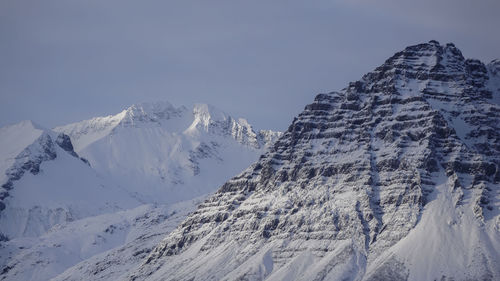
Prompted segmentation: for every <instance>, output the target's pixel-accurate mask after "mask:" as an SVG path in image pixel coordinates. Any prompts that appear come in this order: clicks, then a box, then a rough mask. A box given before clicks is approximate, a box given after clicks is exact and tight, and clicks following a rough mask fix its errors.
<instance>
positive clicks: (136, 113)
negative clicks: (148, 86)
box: [119, 101, 186, 126]
mask: <svg viewBox="0 0 500 281" xmlns="http://www.w3.org/2000/svg"><path fill="white" fill-rule="evenodd" d="M185 111H186V108H185V107H179V108H176V107H174V106H173V105H172V104H171V103H169V102H167V101H158V102H144V103H138V104H134V105H132V106H130V107H128V108H127V109H126V110H124V111H123V112H121V113H120V114H119V115H122V116H121V121H120V124H122V125H125V126H133V125H135V124H136V123H148V122H154V123H161V121H163V120H169V119H171V118H175V117H180V116H181V115H182V114H183V113H184V112H185Z"/></svg>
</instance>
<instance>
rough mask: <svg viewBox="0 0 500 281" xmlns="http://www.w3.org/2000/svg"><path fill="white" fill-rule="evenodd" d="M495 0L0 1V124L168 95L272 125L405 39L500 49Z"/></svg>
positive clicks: (471, 52) (110, 108) (499, 6)
mask: <svg viewBox="0 0 500 281" xmlns="http://www.w3.org/2000/svg"><path fill="white" fill-rule="evenodd" d="M499 11H500V1H498V0H475V1H465V0H421V1H402V0H379V1H369V0H350V1H348V0H339V1H333V0H332V1H326V0H322V1H296V0H291V1H290V0H288V1H281V0H280V1H272V0H266V1H261V0H257V1H240V0H227V1H218V0H212V1H208V0H204V1H189V0H181V1H160V0H141V1H137V0H136V1H132V0H86V1H79V0H44V1H37V0H0V126H3V125H6V124H9V123H14V122H17V121H20V120H25V119H32V120H34V121H36V122H38V123H40V124H42V125H44V126H46V127H53V126H56V125H62V124H65V123H69V122H75V121H79V120H82V119H87V118H91V117H94V116H100V115H108V114H114V113H117V112H119V111H121V110H122V109H123V108H125V107H126V106H128V105H131V104H134V103H137V102H143V101H155V100H167V101H170V102H171V103H173V104H174V105H181V104H184V105H189V104H191V103H196V102H203V103H210V104H212V105H214V106H216V107H218V108H220V109H222V110H224V111H226V112H228V113H230V114H232V115H234V116H235V117H245V118H247V119H248V120H249V122H250V123H252V124H254V125H255V126H256V127H257V128H261V129H267V128H269V129H279V130H284V129H286V127H287V126H288V125H289V123H290V121H291V120H292V119H293V117H294V116H295V115H296V114H297V113H299V112H300V111H301V110H302V109H303V108H304V106H305V105H306V104H307V103H310V102H311V101H312V99H313V98H314V96H315V95H316V94H317V93H319V92H328V91H333V90H339V89H341V88H343V87H345V86H346V85H347V83H348V82H349V81H354V80H357V79H359V78H360V77H361V76H362V75H363V74H364V73H366V72H368V71H370V70H372V69H373V68H375V67H376V66H378V65H380V64H382V63H383V62H384V60H385V59H387V58H388V57H389V56H391V55H392V54H393V53H395V52H396V51H399V50H401V49H403V48H404V47H405V46H408V45H412V44H416V43H421V42H427V41H429V40H431V39H435V40H438V41H439V42H440V43H442V44H444V43H447V42H453V43H455V44H456V46H457V47H458V48H460V49H461V50H462V52H463V53H464V55H465V56H466V57H471V58H478V59H481V60H483V61H485V62H489V61H490V60H492V59H494V58H499V57H500V36H499V34H500V31H499V29H500V17H499V16H498V14H499Z"/></svg>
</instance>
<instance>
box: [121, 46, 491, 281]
mask: <svg viewBox="0 0 500 281" xmlns="http://www.w3.org/2000/svg"><path fill="white" fill-rule="evenodd" d="M498 77H499V76H498V61H497V62H495V61H494V62H492V63H491V64H489V65H488V66H486V65H484V64H483V63H482V62H480V61H477V60H471V59H465V58H464V57H463V56H462V54H461V52H460V51H459V50H458V49H457V48H456V47H455V46H454V45H453V44H447V45H445V46H442V45H440V44H439V43H438V42H436V41H431V42H429V43H425V44H420V45H416V46H411V47H408V48H406V49H405V50H403V51H401V52H399V53H396V54H395V55H394V56H393V57H391V58H390V59H388V60H387V61H386V62H385V63H384V64H383V65H381V66H380V67H378V68H377V69H375V70H374V71H373V72H370V73H368V74H366V75H365V76H363V78H362V79H361V80H359V81H357V82H354V83H350V84H349V86H348V87H347V88H345V89H343V90H342V91H340V92H332V93H327V94H319V95H318V96H316V98H315V100H314V102H313V103H311V104H310V105H308V106H306V108H305V109H304V111H303V112H302V113H301V114H300V115H299V116H298V117H297V118H296V119H295V120H294V121H293V123H292V124H291V125H290V127H289V128H288V130H287V131H286V132H285V133H284V134H283V135H282V136H281V137H280V138H279V140H278V141H277V142H276V143H275V144H274V146H272V147H271V149H270V150H269V151H268V152H267V153H266V154H264V155H263V156H261V158H260V159H259V161H258V162H257V163H255V164H254V165H252V166H251V167H250V168H248V169H247V170H246V171H244V172H243V173H241V174H240V175H238V176H236V177H234V178H233V179H231V180H230V181H229V182H227V183H226V184H224V185H223V186H222V188H221V189H220V190H219V191H218V192H217V193H216V194H215V195H213V196H212V197H210V198H209V199H207V200H206V201H205V202H204V203H203V204H201V205H199V207H198V209H197V210H196V211H195V212H194V213H192V214H191V215H190V216H189V217H188V218H187V219H186V220H185V221H184V222H183V223H181V224H180V226H179V227H178V228H177V229H176V230H174V231H173V232H172V233H171V234H170V235H168V236H167V237H166V238H165V239H164V240H163V242H162V243H161V244H160V245H159V246H157V248H156V249H155V250H154V251H153V252H152V253H151V254H150V256H149V257H148V258H147V260H146V261H145V262H144V264H143V265H142V266H141V267H140V268H138V269H137V271H136V272H135V273H134V274H132V275H131V276H130V279H133V280H142V279H148V280H149V279H150V280H156V279H162V280H263V279H266V280H434V279H439V280H444V279H446V278H452V279H453V280H479V279H480V280H498V279H499V278H500V266H499V265H500V256H499V253H500V238H499V237H500V232H499V231H500V216H499V214H500V210H499V209H500V194H499V192H500V168H499V167H500V125H499V124H500V105H499V103H498V101H499V96H500V92H499V90H498V88H500V87H498V85H499V84H498V81H499V78H498ZM450 280H451V279H450Z"/></svg>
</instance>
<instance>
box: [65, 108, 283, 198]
mask: <svg viewBox="0 0 500 281" xmlns="http://www.w3.org/2000/svg"><path fill="white" fill-rule="evenodd" d="M55 130H56V131H59V132H64V133H66V134H68V135H69V136H70V137H71V139H72V141H73V143H74V145H75V150H76V152H78V153H79V154H80V155H82V156H83V157H85V158H86V159H88V160H89V162H90V164H91V166H92V167H93V168H94V169H95V170H96V171H98V172H99V173H100V174H102V175H106V176H110V177H111V178H112V179H113V181H114V182H117V183H119V184H120V186H122V187H123V188H125V189H127V190H128V191H129V192H131V193H132V194H134V195H135V196H136V197H137V198H138V199H140V200H142V201H143V202H148V203H149V202H162V203H172V202H178V201H183V200H188V199H191V198H194V197H196V196H200V195H203V194H206V193H208V192H211V191H213V190H214V187H217V186H219V185H221V184H222V183H224V182H225V181H226V180H227V179H228V178H229V177H230V176H232V175H234V174H236V173H239V172H241V171H242V170H243V169H244V168H246V167H247V166H248V165H249V164H251V163H252V162H253V161H255V160H256V159H257V156H258V155H259V154H260V153H261V152H262V151H263V149H264V148H265V147H266V146H267V145H269V144H270V143H272V142H273V141H274V140H275V139H276V137H277V136H278V133H275V132H271V131H260V132H255V131H254V130H253V129H252V127H251V126H250V125H249V124H248V122H246V120H244V119H239V120H236V119H233V118H232V117H230V116H228V115H227V114H225V113H223V112H222V111H219V110H217V109H215V108H213V107H211V106H209V105H203V104H198V105H195V106H194V108H193V109H192V110H188V109H187V108H186V107H179V108H176V107H174V106H172V105H171V104H169V103H167V102H159V103H144V104H139V105H133V106H131V107H130V108H128V109H126V110H124V111H123V112H121V113H119V114H117V115H115V116H108V117H99V118H94V119H91V120H87V121H82V122H79V123H75V124H70V125H67V126H63V127H59V128H56V129H55Z"/></svg>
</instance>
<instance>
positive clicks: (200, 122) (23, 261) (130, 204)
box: [0, 102, 279, 280]
mask: <svg viewBox="0 0 500 281" xmlns="http://www.w3.org/2000/svg"><path fill="white" fill-rule="evenodd" d="M64 132H67V133H68V134H69V135H70V136H71V137H69V136H68V135H67V134H65V133H64ZM278 136H279V133H276V132H272V131H259V132H255V131H254V130H253V129H252V127H251V126H250V125H249V124H248V122H246V121H245V120H244V119H239V120H236V119H233V118H232V117H230V116H228V115H227V114H225V113H223V112H222V111H219V110H217V109H215V108H213V107H211V106H208V105H201V104H200V105H196V106H195V107H194V108H193V110H192V111H189V110H188V109H187V108H185V107H180V108H174V107H173V106H172V105H170V104H169V103H166V102H159V103H145V104H140V105H134V106H131V107H130V108H128V109H126V110H124V111H123V112H121V113H119V114H117V115H115V116H108V117H98V118H94V119H91V120H87V121H82V122H79V123H75V124H70V125H67V126H64V127H60V128H56V129H55V130H54V131H53V130H49V129H45V128H43V127H41V126H39V125H36V124H34V123H33V122H31V121H25V122H21V123H19V124H15V125H12V126H7V127H4V128H0V157H1V158H0V168H1V170H0V180H1V181H0V184H2V185H1V188H0V280H49V279H51V278H53V277H55V276H57V275H59V274H61V273H63V272H64V271H65V270H68V268H71V267H74V268H73V269H69V270H68V272H79V271H83V272H84V273H81V274H80V275H77V274H76V273H75V274H71V275H70V276H73V277H75V278H76V276H82V278H81V279H82V280H89V279H97V278H101V279H102V280H109V279H110V278H111V279H114V278H118V277H119V276H121V275H124V274H125V275H126V274H127V273H128V271H129V270H131V269H133V268H135V267H136V266H137V265H139V264H140V262H141V259H142V258H144V257H145V256H146V255H147V254H148V253H149V252H150V251H151V250H152V248H153V247H154V246H155V245H156V244H157V243H158V242H159V241H160V240H161V238H162V237H163V236H165V235H166V234H167V233H169V232H170V230H171V229H173V228H174V227H176V226H177V224H178V222H180V221H182V220H183V219H184V218H185V216H186V215H187V214H188V213H189V212H190V211H192V210H194V208H195V206H196V204H197V203H199V202H200V200H201V199H196V198H197V197H198V196H201V197H200V198H205V197H206V196H207V194H209V193H211V192H213V191H215V189H216V188H217V187H218V186H219V185H220V184H222V183H223V182H225V181H226V180H227V179H228V178H229V177H231V176H232V175H234V174H236V173H238V172H241V170H243V169H244V168H245V167H247V166H248V165H250V164H251V163H252V162H254V161H256V160H257V158H258V156H259V155H260V154H261V152H262V151H263V150H264V149H265V148H266V147H267V146H268V145H270V144H271V143H272V142H273V141H274V140H275V139H276V138H277V137H278ZM77 152H78V154H77ZM80 155H85V157H88V160H87V158H82V157H80ZM124 257H126V259H124ZM103 264H107V265H110V264H113V268H107V267H106V268H103ZM88 274H91V275H92V277H91V278H90V277H89V276H88ZM62 276H64V275H62ZM110 276H111V277H110Z"/></svg>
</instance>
